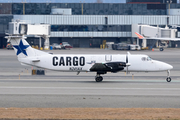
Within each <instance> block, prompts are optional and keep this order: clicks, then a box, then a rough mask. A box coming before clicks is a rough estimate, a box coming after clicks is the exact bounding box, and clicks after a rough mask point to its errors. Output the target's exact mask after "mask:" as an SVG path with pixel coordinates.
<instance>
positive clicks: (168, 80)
mask: <svg viewBox="0 0 180 120" xmlns="http://www.w3.org/2000/svg"><path fill="white" fill-rule="evenodd" d="M167 76H168V77H167V78H166V81H167V82H171V77H170V70H168V71H167Z"/></svg>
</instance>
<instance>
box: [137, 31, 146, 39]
mask: <svg viewBox="0 0 180 120" xmlns="http://www.w3.org/2000/svg"><path fill="white" fill-rule="evenodd" d="M135 34H136V35H137V36H138V38H139V39H144V37H143V36H142V35H141V34H139V33H137V32H135Z"/></svg>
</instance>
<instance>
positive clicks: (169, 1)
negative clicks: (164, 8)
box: [167, 0, 172, 15]
mask: <svg viewBox="0 0 180 120" xmlns="http://www.w3.org/2000/svg"><path fill="white" fill-rule="evenodd" d="M167 3H168V4H169V15H170V4H171V3H172V0H168V1H167Z"/></svg>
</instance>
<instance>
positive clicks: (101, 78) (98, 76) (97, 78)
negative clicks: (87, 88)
mask: <svg viewBox="0 0 180 120" xmlns="http://www.w3.org/2000/svg"><path fill="white" fill-rule="evenodd" d="M95 80H96V82H102V80H103V77H102V76H100V74H97V75H96V77H95Z"/></svg>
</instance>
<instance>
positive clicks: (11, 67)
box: [0, 49, 180, 108]
mask: <svg viewBox="0 0 180 120" xmlns="http://www.w3.org/2000/svg"><path fill="white" fill-rule="evenodd" d="M80 51H81V52H80ZM13 52H14V51H5V50H0V61H1V62H0V67H1V69H0V107H5V108H9V107H18V108H26V107H28V108H32V107H38V108H70V107H71V108H74V107H78V108H82V107H83V108H86V107H95V108H99V107H100V108H101V107H102V108H180V101H179V99H180V75H179V71H180V64H179V63H180V61H179V59H180V56H179V53H180V50H179V49H175V50H174V49H167V50H165V51H164V52H159V51H154V52H152V51H146V52H145V51H132V52H131V53H132V54H148V55H150V56H151V57H152V58H153V59H156V60H161V61H164V62H167V63H169V64H172V65H173V66H174V69H173V70H172V71H171V77H172V82H170V83H167V82H166V80H165V79H166V72H153V73H131V74H129V75H127V76H126V75H125V74H124V73H115V74H114V73H113V74H112V73H110V74H107V75H103V76H104V80H103V82H101V83H96V82H95V80H94V76H95V73H80V75H78V76H77V75H76V73H71V72H70V73H64V72H54V71H48V70H46V75H45V76H32V75H31V72H30V71H31V69H32V68H31V67H24V66H21V65H20V63H19V62H18V61H17V58H16V56H15V55H14V53H13ZM52 52H54V53H59V52H60V53H62V54H68V53H71V52H73V53H78V54H80V53H87V54H90V53H91V54H92V53H93V52H95V53H102V54H103V53H105V54H107V53H108V54H111V53H112V54H117V53H118V54H120V53H124V54H126V51H112V50H99V49H92V50H91V49H88V50H86V49H84V50H81V49H80V50H79V49H75V50H73V51H71V50H68V51H52Z"/></svg>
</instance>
